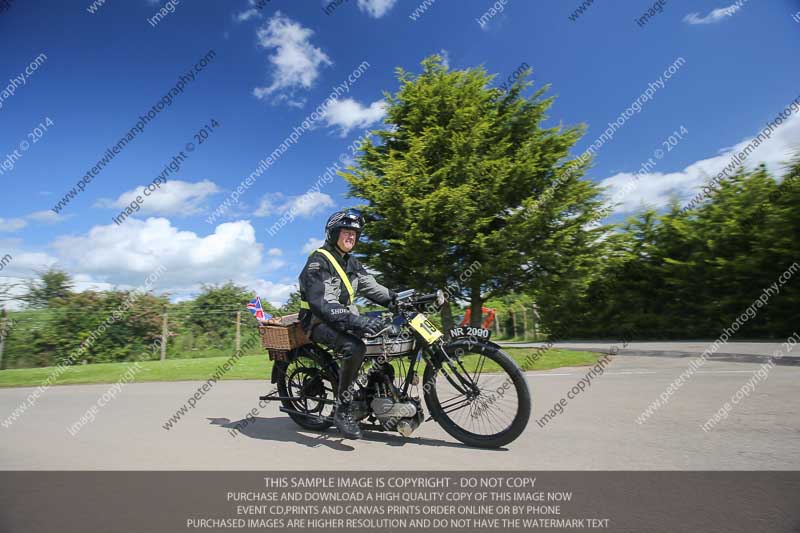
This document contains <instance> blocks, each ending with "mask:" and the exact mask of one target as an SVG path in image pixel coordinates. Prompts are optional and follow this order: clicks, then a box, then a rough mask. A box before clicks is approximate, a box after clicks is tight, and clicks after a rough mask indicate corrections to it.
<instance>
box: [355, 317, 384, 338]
mask: <svg viewBox="0 0 800 533" xmlns="http://www.w3.org/2000/svg"><path fill="white" fill-rule="evenodd" d="M353 327H354V328H355V329H357V330H360V331H361V333H362V334H364V335H369V336H374V335H376V334H377V333H378V332H379V331H380V330H382V329H383V328H384V327H386V325H385V323H384V322H383V320H382V319H380V318H372V317H368V316H357V317H356V318H355V319H354V320H353Z"/></svg>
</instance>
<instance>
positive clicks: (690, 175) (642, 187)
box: [601, 114, 800, 213]
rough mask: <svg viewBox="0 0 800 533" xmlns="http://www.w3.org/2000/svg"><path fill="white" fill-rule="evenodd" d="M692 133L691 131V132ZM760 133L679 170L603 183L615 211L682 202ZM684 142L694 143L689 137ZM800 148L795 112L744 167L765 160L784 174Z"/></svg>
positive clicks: (632, 175)
mask: <svg viewBox="0 0 800 533" xmlns="http://www.w3.org/2000/svg"><path fill="white" fill-rule="evenodd" d="M690 135H691V133H690ZM757 135H758V132H756V133H754V134H753V135H752V136H750V137H747V138H745V139H743V140H742V141H741V142H739V143H737V144H736V145H735V146H731V147H726V148H723V149H722V150H720V152H719V153H718V154H717V155H715V156H713V157H709V158H707V159H701V160H700V161H696V162H694V163H692V164H691V165H689V166H687V167H686V168H684V169H683V170H681V171H679V172H667V173H663V172H650V173H642V174H641V175H640V176H639V179H638V182H637V180H636V176H637V173H633V172H621V173H618V174H615V175H613V176H611V177H609V178H606V179H604V180H603V181H602V182H601V185H603V186H607V187H608V188H609V190H608V191H607V195H608V198H609V199H611V202H612V203H617V202H619V203H620V205H619V206H617V208H616V209H615V213H634V212H636V211H638V210H639V209H640V208H641V207H642V206H644V205H647V206H651V207H654V208H663V207H666V206H668V205H669V202H670V200H671V199H672V198H673V197H677V198H679V199H680V200H682V201H685V200H688V199H689V198H692V197H693V196H694V195H696V194H697V193H698V192H699V190H700V189H701V188H702V186H703V185H704V184H705V183H706V182H708V181H709V180H710V179H711V178H713V177H714V176H716V175H717V174H718V173H719V172H721V171H722V170H723V169H724V168H725V167H726V166H727V165H728V164H729V163H730V161H731V157H733V156H734V155H735V154H738V153H739V152H740V151H741V150H742V149H744V147H745V146H747V145H748V144H749V143H750V142H751V141H752V139H753V138H754V137H756V136H757ZM684 142H690V141H689V140H688V139H687V140H686V141H684ZM798 149H800V114H793V115H792V116H790V117H789V119H787V120H785V121H784V122H783V124H781V125H780V126H778V128H777V129H776V130H775V131H773V132H772V136H771V137H770V138H769V139H768V140H766V141H764V142H762V143H761V144H760V145H759V146H758V147H757V148H755V150H753V151H752V152H750V155H749V156H748V157H747V159H746V160H745V161H744V167H745V168H747V169H752V168H754V167H755V166H757V165H758V164H760V163H764V164H765V165H766V166H767V169H768V170H769V171H770V173H772V175H773V176H782V175H783V174H784V172H785V171H786V168H785V164H786V163H787V162H788V161H789V160H790V159H791V158H792V157H793V155H794V154H796V153H797V151H798Z"/></svg>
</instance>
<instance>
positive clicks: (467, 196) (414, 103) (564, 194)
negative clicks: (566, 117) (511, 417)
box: [342, 56, 603, 327]
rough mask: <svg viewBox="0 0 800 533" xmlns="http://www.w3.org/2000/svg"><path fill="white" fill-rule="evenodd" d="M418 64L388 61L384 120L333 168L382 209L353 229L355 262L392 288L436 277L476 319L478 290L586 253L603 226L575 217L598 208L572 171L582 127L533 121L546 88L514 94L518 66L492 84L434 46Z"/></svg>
mask: <svg viewBox="0 0 800 533" xmlns="http://www.w3.org/2000/svg"><path fill="white" fill-rule="evenodd" d="M422 66H423V70H422V73H421V74H419V75H417V76H414V75H412V74H409V73H407V72H405V71H403V70H402V69H398V70H397V77H398V81H399V84H400V88H399V90H398V91H397V93H396V94H394V95H391V94H388V93H387V94H386V95H385V96H386V101H387V104H388V108H387V118H386V120H385V122H386V123H387V125H388V126H389V127H388V128H386V129H384V130H379V131H375V132H373V133H374V134H376V135H377V136H378V137H379V138H380V142H378V143H373V142H372V141H371V140H367V141H366V142H365V144H364V145H363V147H362V149H363V151H362V153H361V154H360V155H359V157H358V158H357V165H358V166H357V167H348V172H343V173H342V175H343V176H344V178H345V179H346V180H347V181H348V182H349V185H350V194H351V195H352V196H355V197H357V198H360V199H363V200H365V201H366V202H367V205H366V206H365V208H364V209H365V211H366V212H367V213H375V214H379V215H380V216H381V217H382V220H379V221H377V222H373V223H370V224H368V225H367V227H366V229H365V234H366V236H367V237H368V240H367V242H366V243H365V246H363V248H362V251H363V253H364V256H365V262H366V263H368V264H369V265H370V266H372V267H373V268H375V269H376V270H378V271H380V272H382V273H383V279H384V281H385V282H386V283H387V284H388V285H390V286H393V287H397V288H407V287H413V288H417V289H418V290H425V291H429V290H432V289H435V288H444V287H447V289H448V292H449V293H450V294H451V297H452V298H451V299H452V300H458V299H466V300H467V301H469V303H470V307H471V309H472V311H471V321H472V324H473V325H479V324H480V323H481V307H482V304H483V302H484V300H486V299H487V298H491V297H493V296H499V295H502V294H506V293H509V292H512V291H516V290H522V289H524V288H526V287H530V286H531V285H532V284H536V283H537V282H541V281H542V279H543V278H545V277H547V276H552V275H557V274H558V273H559V272H566V271H569V270H570V269H574V268H575V267H576V265H577V264H579V263H580V261H581V260H582V259H583V258H585V257H587V256H589V255H590V254H591V252H592V248H593V243H594V242H595V240H596V236H597V234H598V233H600V232H602V231H603V229H602V228H597V229H585V227H584V226H585V225H586V224H587V223H588V222H590V221H592V220H593V219H594V218H595V217H596V214H597V212H598V211H599V208H600V200H599V197H598V189H597V187H596V186H595V185H593V184H592V183H591V182H590V181H587V180H583V179H581V176H582V174H583V172H584V170H585V167H586V164H587V163H588V162H586V161H583V162H581V161H578V160H571V159H570V155H569V150H570V148H571V147H572V146H573V145H574V144H575V142H576V141H577V140H578V139H579V138H580V136H581V134H582V132H583V130H584V128H583V127H582V126H577V127H570V128H561V127H560V126H559V127H553V128H543V127H542V126H541V122H542V121H543V120H544V119H545V118H546V112H547V110H548V108H549V107H550V106H551V104H552V102H553V99H552V98H543V94H544V92H545V91H546V89H547V87H543V88H540V89H538V90H536V91H534V92H533V94H532V95H530V96H529V97H523V96H522V91H523V90H525V89H526V88H527V87H528V86H530V85H532V82H529V81H527V77H528V76H530V70H529V71H528V72H527V73H526V74H525V75H524V76H521V77H520V78H519V79H518V80H517V81H516V82H515V83H514V85H513V86H512V87H511V88H510V90H509V91H508V92H504V91H501V90H500V89H498V88H495V87H492V86H491V83H492V79H493V76H490V75H488V74H487V73H486V71H485V70H484V69H483V68H470V69H466V70H454V71H450V70H448V68H447V66H445V65H444V63H443V61H442V58H441V57H439V56H432V57H429V58H427V59H425V60H424V61H423V62H422ZM540 200H541V201H540ZM449 311H450V309H449V306H445V309H444V310H443V316H442V320H443V322H444V324H445V327H448V326H449V325H450V323H451V321H450V313H449Z"/></svg>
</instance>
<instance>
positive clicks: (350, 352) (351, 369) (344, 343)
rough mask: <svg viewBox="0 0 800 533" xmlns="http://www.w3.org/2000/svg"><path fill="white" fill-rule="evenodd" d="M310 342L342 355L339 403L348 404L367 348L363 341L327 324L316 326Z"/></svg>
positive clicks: (312, 331)
mask: <svg viewBox="0 0 800 533" xmlns="http://www.w3.org/2000/svg"><path fill="white" fill-rule="evenodd" d="M311 340H312V341H314V342H318V343H320V344H324V345H326V346H330V347H331V348H333V349H334V350H335V351H336V352H337V353H340V354H342V357H343V359H342V367H341V369H340V370H339V395H338V398H339V401H340V402H341V403H349V402H350V400H351V399H352V398H353V385H354V384H355V380H356V376H357V375H358V369H359V368H361V363H362V362H363V361H364V354H365V353H366V351H367V347H366V345H365V344H364V341H362V340H361V339H359V338H358V337H356V336H355V335H351V334H350V333H345V332H343V331H339V330H337V329H334V328H332V327H331V326H329V325H327V324H324V323H322V324H317V325H316V326H315V327H314V328H313V329H312V330H311Z"/></svg>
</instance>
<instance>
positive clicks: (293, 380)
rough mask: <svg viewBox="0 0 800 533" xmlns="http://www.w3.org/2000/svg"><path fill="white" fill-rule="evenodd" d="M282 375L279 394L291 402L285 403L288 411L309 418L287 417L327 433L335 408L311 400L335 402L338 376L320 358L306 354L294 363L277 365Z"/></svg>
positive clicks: (293, 360)
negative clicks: (329, 419)
mask: <svg viewBox="0 0 800 533" xmlns="http://www.w3.org/2000/svg"><path fill="white" fill-rule="evenodd" d="M275 364H276V365H278V366H277V369H276V370H277V372H278V380H277V383H276V385H277V387H278V394H279V395H280V396H283V397H289V398H291V399H286V400H281V404H282V405H283V407H285V408H286V409H291V410H292V411H299V412H301V413H306V414H307V415H313V416H305V415H301V414H297V413H293V412H289V413H287V414H288V415H289V417H291V419H292V420H294V422H295V423H296V424H297V425H299V426H301V427H303V428H305V429H310V430H313V431H323V430H325V429H327V428H329V427H331V425H332V424H331V422H329V421H328V420H327V419H326V418H327V417H331V416H333V411H334V404H333V403H325V402H320V401H317V400H311V399H309V398H308V397H309V396H311V397H319V398H325V399H328V400H335V398H336V393H335V391H336V386H337V383H338V376H333V375H332V372H331V369H330V366H329V365H327V364H325V362H324V361H323V360H322V357H321V356H320V355H319V354H316V353H313V352H303V353H302V354H300V355H298V356H297V357H295V358H293V359H292V360H291V361H278V362H276V363H275Z"/></svg>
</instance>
